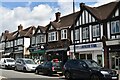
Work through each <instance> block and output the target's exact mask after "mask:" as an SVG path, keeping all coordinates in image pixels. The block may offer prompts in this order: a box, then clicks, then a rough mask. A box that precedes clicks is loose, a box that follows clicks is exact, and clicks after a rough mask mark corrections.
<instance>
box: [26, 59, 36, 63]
mask: <svg viewBox="0 0 120 80" xmlns="http://www.w3.org/2000/svg"><path fill="white" fill-rule="evenodd" d="M25 63H26V64H35V62H34V61H33V60H25Z"/></svg>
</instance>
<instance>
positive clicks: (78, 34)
mask: <svg viewBox="0 0 120 80" xmlns="http://www.w3.org/2000/svg"><path fill="white" fill-rule="evenodd" d="M75 40H80V30H79V29H76V30H75Z"/></svg>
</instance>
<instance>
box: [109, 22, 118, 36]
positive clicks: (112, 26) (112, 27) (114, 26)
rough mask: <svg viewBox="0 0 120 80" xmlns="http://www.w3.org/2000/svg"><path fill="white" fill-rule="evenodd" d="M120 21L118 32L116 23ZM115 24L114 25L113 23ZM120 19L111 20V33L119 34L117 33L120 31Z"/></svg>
mask: <svg viewBox="0 0 120 80" xmlns="http://www.w3.org/2000/svg"><path fill="white" fill-rule="evenodd" d="M117 23H118V29H119V31H118V32H117V30H118V29H117V26H116V24H117ZM113 24H114V25H113ZM119 26H120V21H119V20H117V21H112V22H111V34H117V33H120V27H119ZM113 29H115V32H114V30H113Z"/></svg>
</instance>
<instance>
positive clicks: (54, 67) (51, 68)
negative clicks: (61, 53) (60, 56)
mask: <svg viewBox="0 0 120 80" xmlns="http://www.w3.org/2000/svg"><path fill="white" fill-rule="evenodd" d="M35 73H36V74H39V73H43V74H46V75H52V74H59V75H60V76H62V75H63V73H62V62H52V61H46V62H44V63H42V64H41V65H39V66H38V67H36V69H35Z"/></svg>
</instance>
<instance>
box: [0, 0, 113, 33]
mask: <svg viewBox="0 0 120 80" xmlns="http://www.w3.org/2000/svg"><path fill="white" fill-rule="evenodd" d="M112 1H115V0H74V4H75V12H76V11H79V10H80V7H79V4H80V3H81V2H83V3H85V4H86V5H88V6H92V7H97V6H100V5H103V4H106V3H109V2H112ZM56 12H60V13H61V16H65V15H68V14H71V13H72V12H73V0H0V34H1V33H2V32H4V31H5V30H8V31H9V32H14V31H16V30H17V28H18V27H17V26H18V25H20V24H22V26H23V29H25V28H27V27H30V26H35V27H37V26H38V25H40V26H46V25H47V24H49V22H50V21H53V20H55V13H56Z"/></svg>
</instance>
